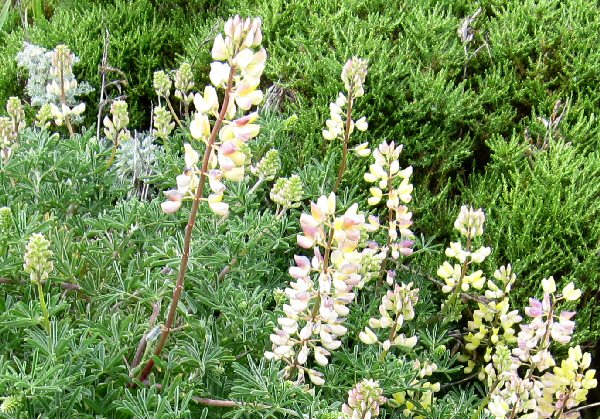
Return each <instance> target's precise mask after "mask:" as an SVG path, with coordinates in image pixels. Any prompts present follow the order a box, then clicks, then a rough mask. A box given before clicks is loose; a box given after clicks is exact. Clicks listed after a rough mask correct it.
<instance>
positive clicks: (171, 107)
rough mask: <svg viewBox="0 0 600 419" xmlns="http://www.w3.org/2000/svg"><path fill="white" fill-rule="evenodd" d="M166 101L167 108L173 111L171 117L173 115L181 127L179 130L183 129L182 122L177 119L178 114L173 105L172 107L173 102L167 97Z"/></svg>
mask: <svg viewBox="0 0 600 419" xmlns="http://www.w3.org/2000/svg"><path fill="white" fill-rule="evenodd" d="M165 101H166V102H167V106H168V107H169V110H170V111H171V115H173V119H174V120H175V122H177V125H179V128H181V129H183V125H182V124H181V120H180V119H179V118H178V117H177V114H176V113H175V110H174V109H173V105H171V101H170V100H169V98H168V97H165Z"/></svg>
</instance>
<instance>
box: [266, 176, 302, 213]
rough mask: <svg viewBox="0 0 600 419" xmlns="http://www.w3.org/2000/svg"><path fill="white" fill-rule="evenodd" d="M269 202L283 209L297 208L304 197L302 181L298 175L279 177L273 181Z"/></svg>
mask: <svg viewBox="0 0 600 419" xmlns="http://www.w3.org/2000/svg"><path fill="white" fill-rule="evenodd" d="M270 197H271V200H272V201H273V202H275V203H276V204H277V205H279V206H280V207H283V208H297V207H299V206H300V201H302V198H303V197H304V189H303V186H302V180H301V179H300V176H298V175H292V176H290V177H289V178H285V177H280V178H278V179H277V180H276V181H275V184H274V185H273V188H271V193H270Z"/></svg>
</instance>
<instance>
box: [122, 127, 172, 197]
mask: <svg viewBox="0 0 600 419" xmlns="http://www.w3.org/2000/svg"><path fill="white" fill-rule="evenodd" d="M162 153H163V151H162V150H161V148H160V147H158V146H157V145H156V144H154V136H153V135H152V134H150V133H148V132H137V131H136V132H135V133H134V135H133V136H132V138H131V140H129V141H124V142H122V143H121V144H119V152H118V153H117V157H116V159H115V169H116V171H117V174H118V176H119V179H121V180H122V181H123V183H129V182H131V184H132V185H136V184H137V183H138V181H140V180H143V179H145V178H147V177H148V176H152V175H155V174H157V165H158V161H159V159H160V154H162Z"/></svg>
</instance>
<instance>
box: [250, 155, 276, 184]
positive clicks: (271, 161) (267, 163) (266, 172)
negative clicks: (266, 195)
mask: <svg viewBox="0 0 600 419" xmlns="http://www.w3.org/2000/svg"><path fill="white" fill-rule="evenodd" d="M280 169H281V160H280V158H279V151H277V150H275V149H271V150H269V151H267V153H266V154H265V155H264V157H263V158H262V159H260V161H259V162H258V163H257V164H256V166H255V167H253V168H252V173H253V174H254V175H256V176H258V178H259V179H264V180H273V179H275V175H276V174H277V172H279V170H280Z"/></svg>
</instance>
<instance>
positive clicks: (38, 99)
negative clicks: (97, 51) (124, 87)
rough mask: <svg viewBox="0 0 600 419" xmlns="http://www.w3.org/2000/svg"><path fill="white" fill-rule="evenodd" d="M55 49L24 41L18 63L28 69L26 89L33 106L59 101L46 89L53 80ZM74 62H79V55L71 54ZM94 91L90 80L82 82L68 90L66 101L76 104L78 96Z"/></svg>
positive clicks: (69, 104) (69, 103) (72, 104)
mask: <svg viewBox="0 0 600 419" xmlns="http://www.w3.org/2000/svg"><path fill="white" fill-rule="evenodd" d="M52 55H53V51H49V50H47V49H46V48H43V47H40V46H38V45H34V44H30V43H29V42H24V43H23V50H22V51H21V52H19V53H18V54H17V64H18V65H19V67H23V68H25V69H27V72H28V73H29V78H28V79H27V85H26V87H25V91H26V92H27V94H28V95H29V97H30V99H31V105H32V106H43V105H44V104H46V103H57V102H58V100H57V98H56V96H55V95H53V94H50V93H48V92H47V90H46V86H47V85H48V83H49V82H50V81H51V80H52V76H51V75H50V68H51V67H52ZM71 55H72V57H73V64H77V63H78V62H79V57H77V56H76V55H75V54H71ZM92 91H94V88H93V87H92V86H91V85H90V84H89V83H88V82H81V83H79V84H78V85H77V87H76V88H75V89H73V90H69V91H68V92H67V97H66V102H67V105H68V106H75V105H77V104H78V103H80V101H78V100H76V99H75V97H76V96H81V95H86V94H88V93H90V92H92Z"/></svg>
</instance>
